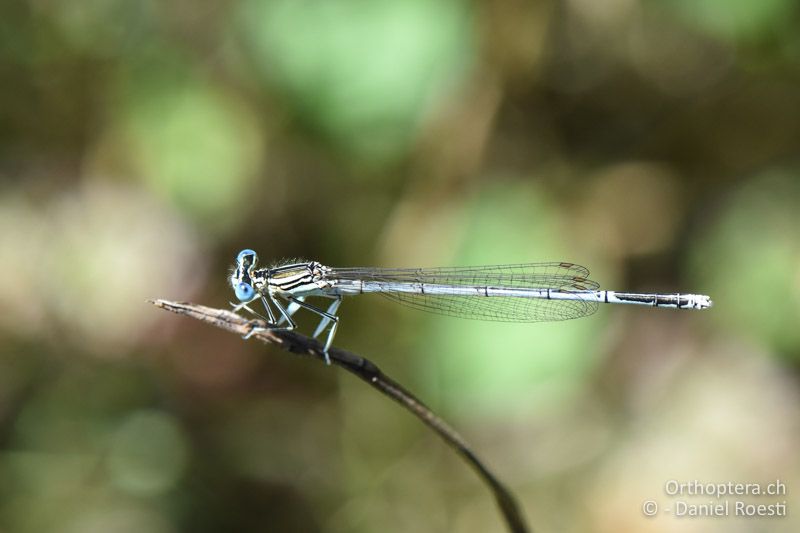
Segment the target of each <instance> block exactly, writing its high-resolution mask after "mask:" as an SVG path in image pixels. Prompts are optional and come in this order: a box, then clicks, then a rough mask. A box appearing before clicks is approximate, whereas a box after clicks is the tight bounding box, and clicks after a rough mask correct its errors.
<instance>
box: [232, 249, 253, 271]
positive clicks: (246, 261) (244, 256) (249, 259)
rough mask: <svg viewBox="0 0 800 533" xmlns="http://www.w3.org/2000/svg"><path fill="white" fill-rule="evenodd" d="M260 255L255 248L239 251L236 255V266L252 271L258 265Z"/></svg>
mask: <svg viewBox="0 0 800 533" xmlns="http://www.w3.org/2000/svg"><path fill="white" fill-rule="evenodd" d="M257 261H258V255H256V253H255V252H254V251H253V250H250V249H249V248H248V249H245V250H242V251H241V252H239V255H237V256H236V266H237V267H243V268H244V270H245V271H248V272H249V271H250V269H251V268H253V267H254V266H256V262H257Z"/></svg>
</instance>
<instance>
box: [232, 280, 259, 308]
mask: <svg viewBox="0 0 800 533" xmlns="http://www.w3.org/2000/svg"><path fill="white" fill-rule="evenodd" d="M233 292H234V293H236V297H237V298H238V299H239V301H240V302H245V303H246V302H249V301H250V300H252V299H253V296H255V294H256V291H255V289H253V286H252V285H250V284H249V283H238V284H237V285H236V287H234V289H233Z"/></svg>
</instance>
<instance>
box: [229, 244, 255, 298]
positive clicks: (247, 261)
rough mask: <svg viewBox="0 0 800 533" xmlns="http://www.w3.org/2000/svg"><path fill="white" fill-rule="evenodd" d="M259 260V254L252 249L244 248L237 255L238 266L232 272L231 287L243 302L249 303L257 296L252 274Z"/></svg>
mask: <svg viewBox="0 0 800 533" xmlns="http://www.w3.org/2000/svg"><path fill="white" fill-rule="evenodd" d="M257 261H258V256H257V255H256V253H255V252H254V251H253V250H250V249H246V250H242V251H241V252H239V255H237V256H236V266H235V267H234V269H233V273H232V274H231V287H233V292H234V294H235V295H236V298H237V299H238V300H239V301H240V302H242V303H247V302H249V301H251V300H253V299H254V298H255V297H256V291H255V289H254V288H253V281H252V277H251V274H252V272H253V268H254V267H255V266H256V262H257Z"/></svg>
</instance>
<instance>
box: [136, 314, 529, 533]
mask: <svg viewBox="0 0 800 533" xmlns="http://www.w3.org/2000/svg"><path fill="white" fill-rule="evenodd" d="M150 303H152V304H154V305H156V306H157V307H160V308H161V309H166V310H167V311H172V312H173V313H177V314H179V315H186V316H190V317H192V318H196V319H197V320H201V321H203V322H207V323H209V324H211V325H214V326H217V327H218V328H222V329H225V330H227V331H230V332H231V333H236V334H238V335H241V336H244V335H247V334H248V333H250V332H251V331H253V330H254V328H264V327H266V326H267V324H266V323H265V322H264V321H262V320H255V319H246V318H244V317H242V316H240V315H237V314H236V313H234V312H232V311H228V310H225V309H214V308H211V307H205V306H202V305H195V304H191V303H182V302H170V301H167V300H151V301H150ZM252 338H254V339H259V340H260V341H262V342H265V343H268V344H275V345H277V346H279V347H280V348H282V349H284V350H286V351H289V352H292V353H294V354H298V355H306V356H311V357H315V358H317V359H319V360H320V361H324V360H325V355H324V354H323V353H322V346H321V345H320V344H319V343H318V342H317V341H315V340H314V339H311V338H309V337H306V336H303V335H300V334H298V333H294V332H292V331H280V330H268V329H255V331H253V333H252ZM329 355H330V359H331V363H332V364H334V365H337V366H340V367H342V368H344V369H345V370H347V371H348V372H350V373H352V374H355V375H356V376H358V377H359V378H360V379H362V380H364V381H366V382H367V383H369V384H370V385H372V386H373V387H374V388H376V389H378V390H379V391H380V392H381V393H383V394H385V395H386V396H388V397H389V398H391V399H392V400H394V401H396V402H397V403H399V404H400V405H402V406H403V407H405V408H406V409H407V410H409V411H410V412H411V413H412V414H414V416H416V417H417V418H419V419H420V420H422V421H423V422H424V423H425V424H426V425H427V426H428V427H430V428H431V429H432V430H433V431H435V432H436V433H437V434H438V435H439V436H440V437H441V438H442V439H443V440H444V441H445V442H446V443H447V444H448V445H450V446H451V447H452V448H453V449H454V450H455V451H456V452H457V453H458V454H459V455H460V456H461V458H462V459H464V460H465V461H466V462H467V464H468V465H469V466H471V467H472V468H473V469H474V470H475V471H476V472H477V473H478V476H480V478H481V479H482V480H483V481H484V482H485V483H486V484H487V485H489V488H490V489H491V491H492V494H494V497H495V500H496V501H497V504H498V505H499V506H500V510H501V511H502V513H503V517H504V518H505V521H506V524H507V525H508V529H509V530H510V531H512V532H513V533H526V532H528V531H529V530H528V527H527V525H526V524H525V519H524V518H523V516H522V512H521V511H520V508H519V505H517V502H516V500H515V499H514V496H513V495H512V494H511V492H509V491H508V489H506V488H505V486H503V484H502V483H500V481H499V480H498V479H497V478H496V477H495V476H494V474H492V472H491V471H490V470H489V469H488V468H487V467H486V465H484V464H483V462H482V461H481V460H480V459H478V457H477V456H476V455H475V453H474V452H473V451H472V450H471V449H470V447H469V445H468V444H467V443H466V441H465V440H464V439H463V438H462V437H461V435H459V434H458V433H456V431H455V430H454V429H453V428H451V427H450V426H449V425H448V424H447V423H446V422H445V421H444V420H442V419H441V418H439V417H438V416H437V415H436V414H435V413H434V412H433V411H431V410H430V409H429V408H428V407H427V406H426V405H425V404H424V403H422V402H421V401H419V400H418V399H417V397H416V396H414V395H413V394H411V393H410V392H409V391H408V390H406V389H405V388H404V387H403V386H402V385H400V384H399V383H397V382H396V381H394V380H393V379H391V378H389V377H388V376H387V375H386V374H384V373H383V372H381V370H380V369H379V368H378V367H377V366H375V364H373V363H372V362H371V361H369V360H368V359H365V358H363V357H361V356H359V355H356V354H354V353H350V352H347V351H345V350H340V349H338V348H331V349H330V351H329Z"/></svg>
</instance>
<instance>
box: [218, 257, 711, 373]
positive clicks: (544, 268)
mask: <svg viewBox="0 0 800 533" xmlns="http://www.w3.org/2000/svg"><path fill="white" fill-rule="evenodd" d="M257 266H258V256H257V255H256V253H255V252H254V251H253V250H242V251H241V252H240V253H239V255H238V257H237V258H236V265H235V267H234V269H233V272H232V274H231V277H230V282H231V286H232V287H233V290H234V293H235V294H236V298H237V299H238V300H239V304H235V305H234V307H235V309H236V310H239V309H242V308H244V309H246V310H248V311H250V312H251V313H253V314H255V315H257V316H260V317H261V318H264V319H265V320H266V321H267V322H268V323H269V327H270V329H287V330H292V329H295V328H296V327H297V325H296V323H295V322H294V320H293V319H292V315H294V313H295V312H297V310H298V309H300V308H305V309H307V310H309V311H311V312H313V313H316V314H318V315H320V316H321V317H322V320H321V321H320V323H319V325H318V326H317V329H316V330H315V331H314V338H316V337H318V336H319V335H320V334H321V333H322V332H323V331H325V328H326V327H328V325H330V329H329V331H328V337H327V339H326V340H325V347H324V352H325V355H326V359H327V354H328V349H329V348H330V346H331V342H332V341H333V338H334V336H335V335H336V328H337V326H338V325H339V317H338V316H336V312H337V310H338V309H339V304H341V302H342V297H343V296H354V295H357V294H365V293H378V294H380V295H381V296H384V297H386V298H389V299H390V300H394V301H395V302H398V303H401V304H404V305H407V306H410V307H413V308H416V309H421V310H423V311H430V312H433V313H439V314H444V315H450V316H456V317H461V318H471V319H477V320H494V321H501V322H546V321H555V320H569V319H572V318H579V317H583V316H587V315H590V314H592V313H594V312H595V311H596V310H597V307H598V304H601V303H609V304H635V305H647V306H651V307H672V308H677V309H705V308H707V307H711V304H712V302H711V298H709V297H708V296H705V295H702V294H637V293H628V292H615V291H601V290H598V289H599V284H598V283H596V282H594V281H592V280H590V279H588V276H589V271H588V270H587V269H586V268H584V267H582V266H579V265H575V264H573V263H528V264H520V265H501V266H478V267H453V268H364V267H356V268H331V267H327V266H325V265H322V264H320V263H318V262H316V261H307V262H292V263H286V264H279V265H275V266H272V267H268V268H256V267H257ZM309 296H312V297H313V296H318V297H322V298H328V299H331V300H333V302H331V304H330V305H329V306H328V308H327V309H325V310H323V309H321V308H319V307H316V306H314V305H312V304H310V303H308V302H306V298H307V297H309ZM257 299H260V300H261V301H262V303H263V304H264V309H265V310H266V314H267V316H266V317H264V316H262V315H260V314H258V313H256V312H255V311H253V310H252V309H250V307H248V305H247V304H249V303H250V302H252V301H254V300H257ZM282 301H283V302H286V304H287V305H284V303H282ZM273 307H274V308H275V309H276V310H277V311H278V313H277V314H278V319H277V320H276V314H275V313H274V311H273ZM328 362H329V363H330V361H329V360H328Z"/></svg>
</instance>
